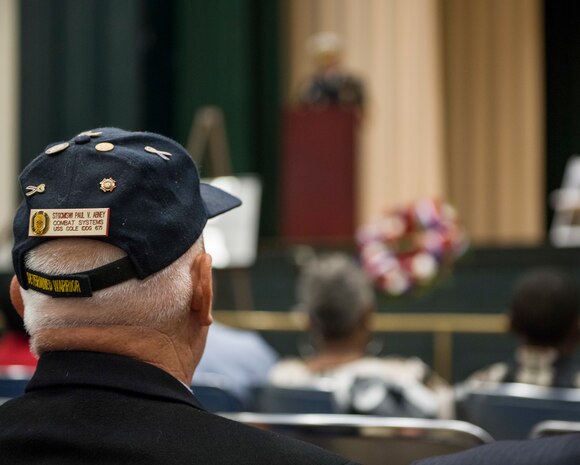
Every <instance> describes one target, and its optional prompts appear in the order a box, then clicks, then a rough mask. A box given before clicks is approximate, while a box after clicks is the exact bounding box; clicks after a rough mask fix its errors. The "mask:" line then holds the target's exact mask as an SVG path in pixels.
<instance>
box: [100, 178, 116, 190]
mask: <svg viewBox="0 0 580 465" xmlns="http://www.w3.org/2000/svg"><path fill="white" fill-rule="evenodd" d="M100 184H101V190H102V191H103V192H113V191H114V190H115V187H117V181H115V180H114V179H113V178H104V179H103V180H102V181H101V183H100Z"/></svg>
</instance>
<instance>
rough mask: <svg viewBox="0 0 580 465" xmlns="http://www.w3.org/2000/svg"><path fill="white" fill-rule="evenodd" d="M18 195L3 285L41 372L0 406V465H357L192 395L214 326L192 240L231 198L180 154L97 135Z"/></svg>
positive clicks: (197, 244) (130, 136)
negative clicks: (8, 273)
mask: <svg viewBox="0 0 580 465" xmlns="http://www.w3.org/2000/svg"><path fill="white" fill-rule="evenodd" d="M20 183H21V189H22V192H23V193H25V194H27V195H26V196H25V197H24V201H23V202H22V204H21V205H20V207H19V209H18V211H17V213H16V217H15V219H14V236H15V241H14V248H13V263H14V268H15V272H16V277H17V279H18V281H16V279H14V280H13V281H12V285H13V286H14V287H15V288H16V291H18V290H20V291H21V293H22V297H23V300H24V306H23V308H21V309H20V311H24V321H25V324H26V328H27V329H28V331H29V332H30V335H31V345H32V348H33V350H34V351H35V352H36V353H37V354H39V355H40V359H39V362H38V367H37V370H36V372H35V374H34V376H33V378H32V380H31V381H30V383H29V384H28V387H27V389H26V393H25V394H24V395H23V396H21V397H19V398H17V399H14V400H11V401H8V402H6V403H5V404H3V405H2V406H0V455H1V457H2V463H43V464H53V463H54V464H59V465H62V464H96V463H99V464H180V465H181V464H188V463H199V464H231V463H236V464H248V465H250V464H268V465H270V464H314V463H316V464H336V465H339V464H347V463H351V462H349V461H348V460H346V459H344V458H342V457H339V456H336V455H334V454H331V453H329V452H327V451H324V450H322V449H319V448H317V447H314V446H312V445H309V444H305V443H303V442H300V441H296V440H292V439H290V438H285V437H283V436H279V435H275V434H272V433H270V432H267V431H262V430H259V429H255V428H250V427H247V426H244V425H242V424H240V423H236V422H233V421H230V420H227V419H225V418H223V417H219V416H217V415H212V414H210V413H208V412H206V411H205V410H204V409H203V408H202V407H201V406H200V405H199V404H198V402H197V400H196V398H195V396H194V395H193V394H192V393H191V391H190V389H189V386H190V384H191V380H192V376H193V373H194V371H195V368H196V365H197V364H198V362H199V360H200V358H201V356H202V354H203V350H204V346H205V341H206V337H207V332H208V327H209V325H210V324H211V322H212V315H211V303H212V273H211V257H210V256H209V255H208V254H206V253H205V251H204V245H203V236H202V231H203V228H204V227H205V224H206V221H207V219H208V218H211V217H214V216H216V215H219V214H221V213H224V212H226V211H228V210H230V209H232V208H234V207H236V206H238V205H239V200H238V199H236V198H235V197H232V196H230V195H228V194H226V193H225V192H223V191H221V190H219V189H217V188H215V187H211V186H209V185H204V184H201V183H200V180H199V176H198V172H197V169H196V167H195V165H194V163H193V162H192V160H191V158H190V156H189V154H188V153H187V152H186V151H185V149H184V148H183V147H181V146H180V145H179V144H177V143H176V142H174V141H172V140H171V139H168V138H166V137H163V136H160V135H157V134H152V133H146V132H128V131H123V130H121V129H116V128H101V129H95V130H92V131H87V132H85V133H82V134H79V135H78V136H76V137H74V138H73V139H71V140H69V141H67V142H62V143H59V144H56V145H51V146H49V147H48V148H47V150H46V151H45V153H43V154H41V155H40V156H38V157H37V158H36V159H35V160H33V161H32V162H31V163H30V164H29V165H28V166H27V167H26V168H25V170H24V171H23V173H22V174H21V176H20ZM60 228H65V229H64V230H66V231H67V232H68V234H71V236H70V237H66V238H62V237H60V236H61V235H62V231H61V229H60ZM86 236H90V237H91V238H90V239H89V238H87V237H86Z"/></svg>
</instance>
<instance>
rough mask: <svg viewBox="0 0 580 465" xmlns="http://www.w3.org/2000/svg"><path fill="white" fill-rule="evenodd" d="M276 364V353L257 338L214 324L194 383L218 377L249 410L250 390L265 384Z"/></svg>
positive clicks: (238, 330)
mask: <svg viewBox="0 0 580 465" xmlns="http://www.w3.org/2000/svg"><path fill="white" fill-rule="evenodd" d="M277 360H278V355H277V354H276V352H274V350H273V349H272V348H271V347H270V346H269V345H268V344H267V343H266V342H265V341H264V340H263V339H262V338H261V337H260V335H259V334H257V333H255V332H254V331H243V330H240V329H235V328H230V327H228V326H226V325H223V324H220V323H218V322H216V321H214V322H213V324H212V325H211V328H210V329H209V333H208V336H207V343H206V345H205V352H204V353H203V357H202V358H201V361H200V362H199V365H198V366H197V369H196V370H195V376H194V378H193V382H194V383H195V382H202V383H203V382H204V380H211V379H212V378H213V377H214V376H217V377H218V379H219V380H220V381H223V383H224V387H225V388H226V389H227V390H228V391H231V392H232V393H233V394H235V395H236V396H237V397H238V398H239V399H240V400H241V401H242V403H243V404H244V405H246V406H251V404H252V398H251V393H252V388H253V387H255V386H259V385H262V384H265V383H266V382H267V381H268V372H269V371H270V368H272V366H273V365H274V363H276V361H277Z"/></svg>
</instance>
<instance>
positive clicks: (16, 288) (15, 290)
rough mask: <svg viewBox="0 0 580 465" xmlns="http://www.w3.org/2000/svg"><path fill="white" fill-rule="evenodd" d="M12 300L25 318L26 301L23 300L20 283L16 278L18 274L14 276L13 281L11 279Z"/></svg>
mask: <svg viewBox="0 0 580 465" xmlns="http://www.w3.org/2000/svg"><path fill="white" fill-rule="evenodd" d="M10 301H11V302H12V305H13V306H14V308H15V309H16V311H17V312H18V314H19V315H20V317H21V318H24V302H23V301H22V294H21V293H20V283H19V282H18V280H17V279H16V275H14V276H12V281H10Z"/></svg>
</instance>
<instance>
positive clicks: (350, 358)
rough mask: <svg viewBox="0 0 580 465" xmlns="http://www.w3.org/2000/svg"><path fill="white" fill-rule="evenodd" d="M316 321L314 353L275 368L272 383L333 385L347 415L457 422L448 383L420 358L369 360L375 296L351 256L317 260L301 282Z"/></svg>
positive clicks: (301, 294) (312, 323) (304, 303)
mask: <svg viewBox="0 0 580 465" xmlns="http://www.w3.org/2000/svg"><path fill="white" fill-rule="evenodd" d="M298 298H299V306H300V307H301V309H302V310H303V311H305V312H307V313H308V316H309V336H310V338H311V342H312V345H313V348H314V350H315V352H314V354H313V355H311V356H308V357H306V358H304V359H286V360H283V361H281V362H279V363H278V364H276V365H275V366H274V368H273V369H272V370H271V372H270V382H271V383H272V384H274V385H278V386H285V387H329V386H330V387H331V388H332V389H333V390H334V393H335V397H336V400H337V403H338V404H339V405H340V406H341V407H342V409H343V411H345V412H350V413H366V414H380V415H396V416H413V417H450V416H451V415H452V400H451V399H452V395H451V390H450V388H449V386H448V385H447V384H446V383H445V382H444V381H443V380H442V379H441V378H439V377H438V376H437V375H436V374H434V373H433V371H432V370H431V369H430V368H429V367H428V366H427V365H425V363H423V362H422V361H421V360H419V359H418V358H416V357H413V358H403V357H396V356H390V357H377V356H370V355H367V346H368V345H369V341H370V340H371V337H370V336H371V318H372V315H373V313H374V311H375V295H374V292H373V289H372V287H371V284H370V283H369V281H368V280H367V279H366V277H365V275H364V274H363V272H362V270H361V269H360V267H359V266H358V265H357V263H356V262H355V261H354V260H353V259H351V258H350V257H348V256H346V255H343V254H332V255H328V256H324V257H321V258H318V259H315V260H313V261H312V262H311V263H309V264H308V265H307V266H306V268H305V270H304V272H303V273H302V275H301V277H300V279H299V283H298Z"/></svg>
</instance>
